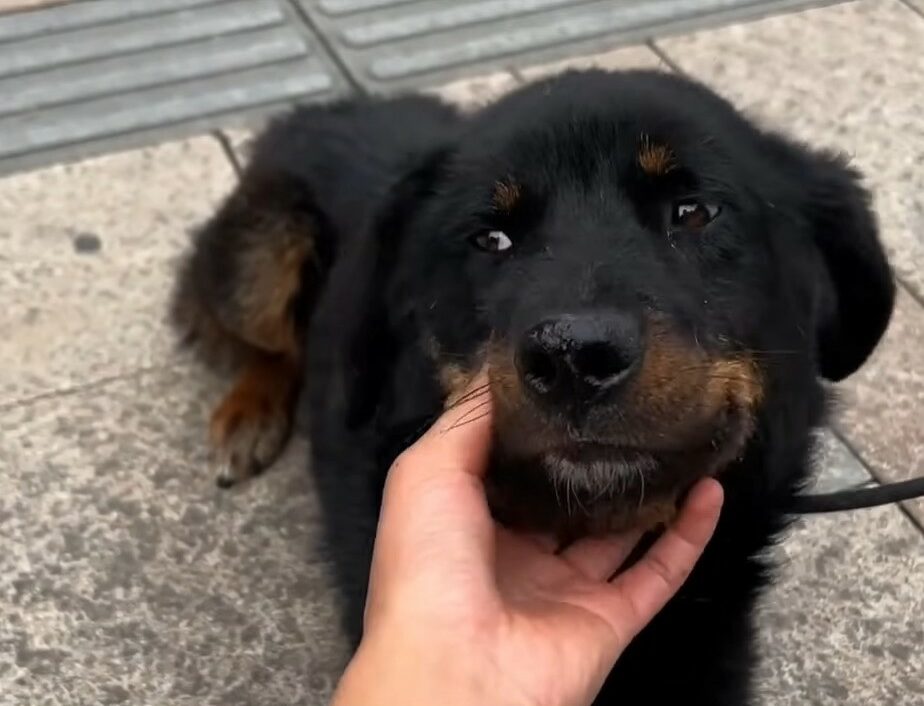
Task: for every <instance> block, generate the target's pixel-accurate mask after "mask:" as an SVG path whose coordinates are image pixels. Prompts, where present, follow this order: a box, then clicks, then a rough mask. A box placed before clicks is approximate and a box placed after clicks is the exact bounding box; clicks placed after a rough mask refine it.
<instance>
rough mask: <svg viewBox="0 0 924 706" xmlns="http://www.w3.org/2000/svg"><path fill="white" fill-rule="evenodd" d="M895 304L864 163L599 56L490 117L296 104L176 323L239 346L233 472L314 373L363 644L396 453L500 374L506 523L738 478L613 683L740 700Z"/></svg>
mask: <svg viewBox="0 0 924 706" xmlns="http://www.w3.org/2000/svg"><path fill="white" fill-rule="evenodd" d="M893 297H894V285H893V279H892V274H891V271H890V268H889V266H888V263H887V261H886V259H885V256H884V254H883V250H882V247H881V245H880V242H879V240H878V237H877V231H876V225H875V220H874V217H873V215H872V214H871V213H870V209H869V199H868V196H867V194H866V192H865V191H864V190H863V189H862V187H861V186H860V185H859V183H858V175H857V174H856V173H855V172H853V171H851V170H850V169H848V168H847V167H846V166H845V165H844V164H843V163H842V162H841V161H839V160H838V159H836V158H833V157H832V156H830V155H827V154H819V153H815V152H812V151H809V150H807V149H805V148H803V147H801V146H798V145H795V144H793V143H791V142H789V141H787V140H785V139H783V138H781V137H779V136H777V135H774V134H770V133H766V132H762V131H760V130H758V129H756V128H755V127H753V126H752V125H751V124H749V123H748V122H747V121H746V120H745V119H744V118H742V117H741V116H740V115H739V114H738V113H737V112H736V111H735V110H734V109H733V108H732V107H731V106H730V105H728V104H727V103H726V102H725V101H723V100H722V99H720V98H718V97H717V96H715V95H714V94H712V93H711V92H710V91H708V90H706V89H705V88H703V87H701V86H699V85H697V84H694V83H692V82H689V81H687V80H685V79H681V78H677V77H673V76H669V75H665V74H660V73H653V72H628V73H622V74H609V73H603V72H597V71H591V72H584V73H569V74H565V75H563V76H560V77H557V78H554V79H550V80H547V81H544V82H541V83H538V84H535V85H531V86H528V87H526V88H523V89H522V90H519V91H517V92H515V93H513V94H512V95H509V96H507V97H506V98H504V99H502V100H500V101H499V102H498V103H496V104H495V105H493V106H490V107H487V108H485V109H483V110H481V111H480V112H479V113H477V114H475V115H473V116H461V115H459V114H458V113H456V112H455V111H454V110H452V109H450V108H448V107H446V106H444V105H442V104H440V103H439V102H437V101H436V100H433V99H428V98H422V97H416V98H401V99H396V100H392V101H355V102H348V103H344V104H341V105H336V106H333V107H324V108H303V109H298V110H296V111H294V112H293V113H291V114H290V115H288V116H286V117H283V118H281V119H280V120H278V121H276V122H275V123H273V124H272V125H271V126H270V127H269V129H268V130H267V131H266V132H265V133H264V134H263V135H262V137H260V139H259V140H258V142H257V143H256V146H255V151H254V155H253V158H252V161H251V163H250V164H249V166H248V167H247V169H246V171H245V173H244V175H243V180H242V183H241V185H240V187H239V188H238V190H237V191H236V193H235V194H233V195H232V196H231V198H230V199H229V200H228V202H227V203H226V204H225V205H224V206H223V207H222V209H221V210H220V211H219V213H218V214H217V215H216V216H215V217H214V219H213V220H212V221H211V222H210V223H209V224H208V225H207V226H206V227H205V228H204V230H203V231H202V233H201V234H200V236H199V238H198V241H197V243H196V246H195V250H194V252H193V254H192V256H191V257H190V259H189V260H188V262H187V265H186V267H185V270H184V272H183V273H182V274H181V277H180V280H179V286H178V290H177V296H176V308H175V314H176V317H177V321H178V322H179V324H180V325H181V326H182V327H183V329H184V331H185V332H187V333H189V334H191V335H192V336H193V337H195V338H197V339H198V340H199V341H200V342H201V343H202V344H203V347H202V348H203V350H204V351H205V352H206V353H207V354H208V355H209V357H210V359H212V360H218V359H220V358H230V359H231V360H232V361H235V362H236V363H237V365H239V366H240V372H239V377H238V378H237V382H236V385H235V387H234V388H233V390H232V391H231V393H230V394H229V395H228V396H227V398H226V399H225V400H224V401H223V402H222V404H221V405H219V407H218V408H217V409H216V411H215V414H214V417H213V420H212V427H211V432H212V441H213V444H214V447H215V450H216V453H217V454H218V457H219V459H220V461H221V463H222V472H221V475H220V482H221V483H222V484H230V483H231V482H233V481H234V480H237V479H240V478H243V477H244V476H246V475H248V474H250V473H252V472H254V471H256V470H259V469H261V468H263V467H265V466H266V465H267V464H269V463H271V462H272V460H273V459H274V458H275V456H276V455H277V454H278V452H279V451H280V449H281V447H282V445H283V443H284V441H285V439H286V437H287V436H288V434H289V431H290V428H291V420H292V418H293V416H294V411H295V407H296V398H297V397H298V393H299V391H300V390H301V389H302V384H301V381H302V380H303V379H304V381H305V385H304V388H305V394H304V395H303V396H302V399H303V400H304V405H305V410H306V413H307V416H308V417H309V418H310V434H311V438H312V444H313V459H312V464H311V466H312V470H313V472H314V473H315V474H316V476H317V480H318V486H319V489H320V492H321V493H322V496H323V498H322V500H323V502H324V504H325V509H326V513H327V518H328V527H329V536H328V542H329V546H330V547H331V555H332V557H333V559H334V560H335V563H336V565H337V567H338V571H339V572H340V575H339V581H340V586H341V588H342V594H343V596H344V599H345V616H346V623H347V626H348V629H349V630H350V631H351V634H352V636H353V637H354V638H358V635H359V631H360V624H361V616H362V600H363V592H364V589H365V583H366V578H367V570H368V563H369V557H370V550H371V545H372V540H373V532H374V527H375V522H376V514H377V509H378V502H379V498H380V492H381V487H382V483H383V477H384V474H385V472H386V470H387V468H388V466H389V464H390V463H391V461H392V460H393V459H394V457H395V456H396V455H397V454H398V453H399V452H400V450H401V449H403V448H404V447H405V446H406V445H407V444H409V443H410V442H411V441H413V440H414V438H415V437H416V435H418V434H419V433H420V432H421V431H422V430H423V429H424V428H425V426H426V425H427V423H428V422H430V421H431V420H433V419H434V418H435V417H436V416H437V415H438V414H439V413H440V411H441V410H442V409H443V408H444V406H445V405H446V404H449V403H452V402H453V401H454V400H455V399H457V398H458V396H459V394H460V391H461V390H463V389H465V387H466V385H467V384H468V383H469V382H470V380H471V379H472V377H473V375H474V374H475V372H476V371H478V370H479V369H482V368H483V367H486V368H487V370H488V372H489V377H490V381H491V382H490V385H489V389H486V390H483V391H480V392H481V393H482V394H485V395H488V394H490V395H491V396H492V397H493V400H494V405H495V409H496V443H495V450H494V456H493V461H492V466H491V470H490V472H489V496H490V500H491V504H492V508H493V510H494V512H495V513H496V514H497V516H498V518H499V519H501V520H502V521H504V522H507V523H509V524H512V525H515V526H520V527H531V528H537V527H538V528H543V529H546V530H553V531H556V532H557V533H558V534H559V535H560V536H561V537H562V538H563V539H568V538H571V537H574V536H577V535H581V534H586V533H589V532H601V531H607V530H613V529H619V528H622V527H625V526H627V525H636V526H638V525H643V526H645V527H656V526H658V524H659V523H662V522H664V521H665V520H667V519H668V518H669V517H670V515H671V514H672V512H673V511H674V508H675V505H676V501H677V500H678V497H679V496H680V495H681V494H682V493H683V492H684V491H685V490H686V489H687V488H688V487H689V486H690V484H691V483H692V482H693V481H694V480H695V479H696V478H698V477H700V476H702V475H704V474H715V475H718V477H719V478H720V479H721V480H722V482H723V484H724V486H725V489H726V496H727V501H726V506H725V509H724V511H723V516H722V519H721V522H720V526H719V529H718V531H717V533H716V536H715V538H714V540H713V541H712V543H711V544H710V546H709V548H708V549H707V552H706V555H705V556H704V558H703V560H702V561H701V563H700V564H699V565H698V567H697V568H696V570H695V572H694V574H693V575H692V577H691V578H690V580H689V581H688V583H687V584H686V586H685V587H684V589H683V590H682V592H681V593H680V594H679V595H678V596H677V597H676V598H675V599H674V600H673V601H672V602H671V603H670V605H669V606H668V607H667V608H666V609H665V610H664V611H663V613H662V614H661V615H660V616H659V617H658V618H657V619H656V620H655V621H654V623H652V624H651V626H650V627H649V628H648V629H647V630H646V631H645V632H644V633H643V634H642V635H641V636H640V637H639V638H638V639H637V640H636V642H635V643H634V644H633V645H632V646H631V648H630V650H629V651H628V652H626V654H625V655H624V657H623V658H622V659H621V660H620V661H619V663H618V665H617V667H616V669H615V671H614V672H613V674H612V675H611V677H610V679H609V681H608V682H607V685H606V687H605V688H604V691H603V693H602V694H601V696H600V699H599V703H614V704H615V703H618V704H671V705H673V704H680V703H685V704H687V703H688V704H729V705H734V706H741V705H742V704H746V703H748V702H749V695H750V692H751V686H750V673H751V669H752V667H753V661H754V657H753V651H752V640H753V633H754V627H753V625H752V607H753V605H754V601H755V598H756V596H757V595H758V593H759V590H760V589H761V588H762V587H763V586H764V585H765V584H766V583H767V582H768V580H769V568H770V567H769V566H768V564H767V563H766V561H765V559H764V558H762V554H763V552H764V550H766V549H767V548H768V546H770V545H771V544H772V543H773V541H774V539H775V537H776V536H777V534H778V533H779V532H780V530H781V529H783V527H784V526H785V524H786V514H785V508H786V507H787V504H788V502H789V501H790V499H791V498H792V496H793V495H794V493H796V492H797V491H798V490H799V489H800V487H801V486H802V485H803V483H804V482H805V481H806V479H807V477H808V475H809V473H810V458H811V453H812V432H813V430H814V429H815V428H816V427H818V426H819V425H820V424H821V423H822V421H823V418H824V413H825V408H826V394H825V391H824V389H823V387H822V385H821V383H820V381H819V378H827V379H829V380H839V379H841V378H843V377H845V376H846V375H849V374H850V373H852V372H853V371H854V370H856V369H857V367H858V366H860V365H861V364H862V363H863V361H864V360H865V359H866V357H867V356H868V354H869V353H870V352H871V350H872V349H873V348H874V346H875V345H876V343H877V341H878V340H879V338H880V336H881V335H882V333H883V331H884V329H885V328H886V325H887V323H888V320H889V317H890V314H891V310H892V305H893ZM566 496H567V497H566Z"/></svg>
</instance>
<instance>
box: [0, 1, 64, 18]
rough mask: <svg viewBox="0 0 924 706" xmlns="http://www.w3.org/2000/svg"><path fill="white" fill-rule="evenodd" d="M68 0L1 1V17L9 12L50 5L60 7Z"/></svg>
mask: <svg viewBox="0 0 924 706" xmlns="http://www.w3.org/2000/svg"><path fill="white" fill-rule="evenodd" d="M67 1H68V0H0V15H2V14H4V13H7V12H21V11H23V10H35V9H38V8H40V7H47V6H48V5H60V4H62V3H64V2H67Z"/></svg>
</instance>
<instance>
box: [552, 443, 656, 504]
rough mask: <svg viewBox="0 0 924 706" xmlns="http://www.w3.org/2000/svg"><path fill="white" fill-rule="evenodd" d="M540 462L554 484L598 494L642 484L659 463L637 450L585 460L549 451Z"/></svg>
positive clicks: (617, 492) (606, 493) (615, 493)
mask: <svg viewBox="0 0 924 706" xmlns="http://www.w3.org/2000/svg"><path fill="white" fill-rule="evenodd" d="M543 465H544V466H545V468H546V471H547V472H548V473H549V476H550V477H551V479H552V482H553V483H555V484H556V485H559V486H560V487H562V488H569V489H571V490H580V491H584V492H587V493H589V494H591V495H593V496H598V497H603V496H605V495H618V494H620V493H622V492H625V491H626V490H627V488H628V487H629V485H630V484H635V485H637V484H639V483H641V484H642V485H644V482H645V475H646V474H649V473H652V472H653V471H655V470H656V469H657V466H658V464H657V461H655V459H654V458H652V457H651V456H649V455H648V454H639V453H632V454H626V455H624V456H623V455H621V454H614V455H613V457H612V458H606V459H603V458H596V459H590V460H587V461H575V460H573V459H570V458H563V457H561V456H558V455H549V456H546V457H545V459H544V464H543Z"/></svg>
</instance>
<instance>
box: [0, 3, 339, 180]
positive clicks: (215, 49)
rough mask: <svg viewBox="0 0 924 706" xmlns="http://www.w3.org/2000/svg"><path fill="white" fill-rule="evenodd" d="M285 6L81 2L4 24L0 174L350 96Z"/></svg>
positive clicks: (0, 24)
mask: <svg viewBox="0 0 924 706" xmlns="http://www.w3.org/2000/svg"><path fill="white" fill-rule="evenodd" d="M293 15H294V13H292V8H291V7H290V6H289V5H288V4H287V3H285V2H284V1H282V2H280V0H77V1H76V2H70V3H68V4H65V5H58V6H54V7H51V8H48V9H44V10H36V11H32V12H22V13H16V14H11V15H3V16H0V170H3V171H10V170H12V169H16V168H22V167H24V166H34V165H36V164H41V163H48V162H51V161H58V160H59V159H64V158H67V157H68V156H76V155H84V154H88V153H92V152H98V151H102V150H104V149H106V148H107V147H110V146H115V145H114V142H113V141H114V140H115V142H118V140H117V139H116V138H118V137H119V136H124V135H127V134H135V135H137V134H139V133H142V134H145V135H146V136H147V138H148V139H150V138H151V137H152V135H151V132H152V131H157V130H161V131H163V129H165V128H166V127H168V126H174V127H175V126H178V125H187V126H192V125H195V126H196V127H197V128H200V129H201V128H202V127H203V126H204V125H210V124H212V123H213V122H214V121H215V120H217V119H219V118H220V117H221V116H227V115H228V114H231V113H235V114H237V113H242V112H247V111H254V110H256V109H261V108H266V107H269V106H274V105H278V104H280V103H283V102H289V101H292V100H295V99H320V98H324V97H330V96H333V95H337V94H340V93H343V92H344V91H345V90H346V83H345V82H344V80H343V79H342V77H341V76H340V75H339V74H338V73H337V72H336V70H335V69H334V68H333V66H332V65H331V64H330V62H329V61H328V60H327V58H326V57H325V56H323V55H322V54H321V53H320V52H319V51H318V50H317V49H316V48H315V46H314V45H313V38H312V36H311V35H310V33H309V32H308V31H307V29H306V28H305V27H304V26H303V25H301V24H300V23H299V22H298V20H297V19H296V18H295V17H293Z"/></svg>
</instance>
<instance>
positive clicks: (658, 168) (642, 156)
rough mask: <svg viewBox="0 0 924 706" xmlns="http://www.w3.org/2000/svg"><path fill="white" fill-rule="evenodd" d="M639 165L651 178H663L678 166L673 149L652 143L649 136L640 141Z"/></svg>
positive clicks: (644, 136) (643, 136)
mask: <svg viewBox="0 0 924 706" xmlns="http://www.w3.org/2000/svg"><path fill="white" fill-rule="evenodd" d="M638 164H639V166H640V167H641V168H642V171H644V172H645V173H646V174H648V175H649V176H663V175H664V174H667V173H668V172H670V171H671V170H672V169H674V168H675V167H676V166H677V165H676V163H675V161H674V153H673V152H672V151H671V148H670V147H668V146H667V145H665V144H661V143H655V142H652V141H651V138H650V137H649V136H648V135H642V137H641V139H640V140H639V148H638Z"/></svg>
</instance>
